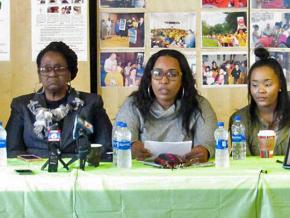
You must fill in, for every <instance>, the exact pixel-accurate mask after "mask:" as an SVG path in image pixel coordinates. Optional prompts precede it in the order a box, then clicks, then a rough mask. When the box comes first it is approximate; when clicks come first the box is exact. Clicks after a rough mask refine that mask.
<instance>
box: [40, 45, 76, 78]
mask: <svg viewBox="0 0 290 218" xmlns="http://www.w3.org/2000/svg"><path fill="white" fill-rule="evenodd" d="M49 51H52V52H57V53H60V54H61V55H62V56H63V57H64V58H65V60H66V63H67V66H68V70H69V72H70V73H71V80H73V79H74V78H75V77H76V75H77V72H78V57H77V55H76V53H75V52H74V51H73V50H72V49H71V48H70V47H69V46H68V45H67V44H65V43H64V42H61V41H60V42H51V43H49V44H48V45H47V46H46V47H45V48H44V49H43V50H41V51H40V52H39V54H38V55H37V58H36V63H37V67H38V68H39V67H40V63H41V59H42V57H43V56H44V55H45V53H47V52H49Z"/></svg>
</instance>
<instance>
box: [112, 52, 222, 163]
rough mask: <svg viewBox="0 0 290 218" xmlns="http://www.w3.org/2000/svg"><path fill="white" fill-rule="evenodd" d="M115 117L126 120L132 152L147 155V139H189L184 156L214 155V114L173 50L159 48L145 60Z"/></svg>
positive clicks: (198, 158)
mask: <svg viewBox="0 0 290 218" xmlns="http://www.w3.org/2000/svg"><path fill="white" fill-rule="evenodd" d="M116 121H124V122H126V123H127V125H128V127H129V129H130V130H131V133H132V141H133V145H132V153H133V156H134V157H135V158H137V159H139V160H142V159H144V158H147V157H150V156H151V154H150V151H149V150H147V149H145V148H144V144H143V142H144V141H146V140H153V141H162V142H166V141H167V142H168V141H171V142H178V141H192V150H191V152H189V153H188V154H186V155H185V157H184V158H185V159H186V160H190V161H194V162H206V161H207V160H208V158H209V157H213V155H214V144H215V140H214V134H213V133H214V129H215V125H216V121H217V120H216V115H215V112H214V111H213V109H212V107H211V105H210V104H209V102H208V101H207V100H206V99H205V98H204V97H202V96H200V95H199V94H198V93H197V90H196V88H195V80H194V79H193V76H192V72H191V69H190V67H189V65H188V63H187V60H186V58H185V57H184V55H183V54H182V53H180V52H179V51H176V50H168V49H166V50H160V51H159V52H157V53H156V54H154V55H152V56H151V57H150V59H149V60H148V62H147V65H146V67H145V70H144V75H143V77H142V80H141V83H140V86H139V89H138V90H137V91H135V92H133V93H132V94H131V96H129V97H128V98H127V99H126V101H125V102H124V104H123V105H122V106H121V108H120V111H119V112H118V114H117V117H116Z"/></svg>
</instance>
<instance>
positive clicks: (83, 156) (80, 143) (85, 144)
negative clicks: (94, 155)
mask: <svg viewBox="0 0 290 218" xmlns="http://www.w3.org/2000/svg"><path fill="white" fill-rule="evenodd" d="M76 144H77V149H78V153H77V154H76V155H74V156H73V157H72V159H71V160H70V161H69V162H68V163H67V165H68V166H69V165H71V164H72V163H74V162H75V161H77V160H78V159H79V160H80V169H81V170H85V165H86V161H87V155H88V154H89V153H90V150H91V147H90V141H89V139H88V136H87V135H86V134H81V135H80V137H79V138H78V139H77V140H76Z"/></svg>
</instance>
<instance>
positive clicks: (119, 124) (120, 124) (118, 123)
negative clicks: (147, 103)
mask: <svg viewBox="0 0 290 218" xmlns="http://www.w3.org/2000/svg"><path fill="white" fill-rule="evenodd" d="M116 124H117V126H118V127H127V123H125V122H122V121H117V123H116Z"/></svg>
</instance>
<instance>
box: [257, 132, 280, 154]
mask: <svg viewBox="0 0 290 218" xmlns="http://www.w3.org/2000/svg"><path fill="white" fill-rule="evenodd" d="M258 141H259V148H260V157H261V158H271V157H273V152H274V147H275V141H276V133H275V131H274V130H260V131H259V132H258Z"/></svg>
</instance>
